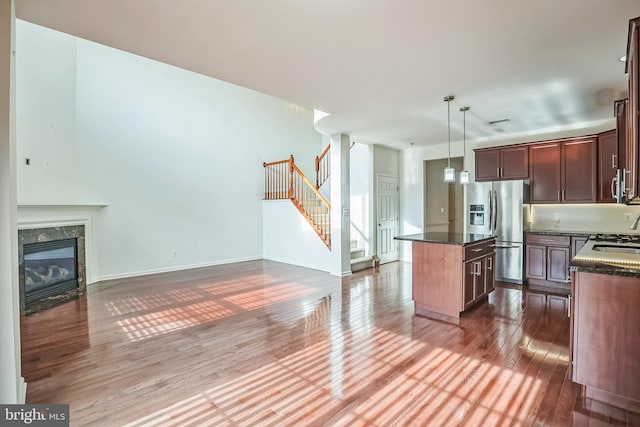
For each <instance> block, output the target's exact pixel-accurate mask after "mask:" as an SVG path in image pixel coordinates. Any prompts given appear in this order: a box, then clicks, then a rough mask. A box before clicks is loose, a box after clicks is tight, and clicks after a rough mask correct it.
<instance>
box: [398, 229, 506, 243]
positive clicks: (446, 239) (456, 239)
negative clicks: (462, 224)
mask: <svg viewBox="0 0 640 427" xmlns="http://www.w3.org/2000/svg"><path fill="white" fill-rule="evenodd" d="M495 237H496V236H492V235H490V234H464V233H448V232H446V231H431V232H428V233H418V234H409V235H406V236H396V237H394V239H396V240H407V241H410V242H425V243H443V244H445V245H468V244H470V243H477V242H481V241H483V240H489V239H495Z"/></svg>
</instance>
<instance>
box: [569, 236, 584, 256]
mask: <svg viewBox="0 0 640 427" xmlns="http://www.w3.org/2000/svg"><path fill="white" fill-rule="evenodd" d="M587 239H588V237H572V238H571V259H573V257H574V256H576V255H577V254H578V252H580V249H582V247H583V246H584V244H585V243H587Z"/></svg>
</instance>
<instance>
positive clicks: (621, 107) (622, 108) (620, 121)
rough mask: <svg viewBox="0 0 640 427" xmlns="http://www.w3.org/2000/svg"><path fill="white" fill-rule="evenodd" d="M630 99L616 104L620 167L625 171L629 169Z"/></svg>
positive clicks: (620, 100) (621, 100)
mask: <svg viewBox="0 0 640 427" xmlns="http://www.w3.org/2000/svg"><path fill="white" fill-rule="evenodd" d="M628 104H629V99H628V98H625V99H619V100H617V101H616V102H615V103H614V109H615V113H616V142H617V143H618V167H619V168H621V169H624V168H626V167H627V142H628V139H629V135H628V134H627V132H628V128H627V108H628Z"/></svg>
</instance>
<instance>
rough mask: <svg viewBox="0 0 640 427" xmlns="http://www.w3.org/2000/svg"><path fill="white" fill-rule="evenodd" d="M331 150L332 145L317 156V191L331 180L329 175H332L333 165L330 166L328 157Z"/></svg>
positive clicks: (328, 145)
mask: <svg viewBox="0 0 640 427" xmlns="http://www.w3.org/2000/svg"><path fill="white" fill-rule="evenodd" d="M330 149H331V144H327V146H326V147H325V148H324V150H322V153H320V155H319V156H316V189H320V187H322V184H324V183H325V182H326V181H327V179H329V175H331V165H330V164H329V157H328V156H327V153H328V152H329V150H330Z"/></svg>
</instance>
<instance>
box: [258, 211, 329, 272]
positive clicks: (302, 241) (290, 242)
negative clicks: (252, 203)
mask: <svg viewBox="0 0 640 427" xmlns="http://www.w3.org/2000/svg"><path fill="white" fill-rule="evenodd" d="M262 204H263V230H264V239H263V248H262V252H263V254H264V255H263V257H264V258H265V259H269V260H272V261H278V262H284V263H287V264H294V265H299V266H302V267H308V268H314V269H316V270H322V271H327V272H328V271H330V267H331V251H330V250H329V248H327V246H326V245H325V244H324V243H323V242H322V240H321V239H320V237H318V235H317V234H316V232H315V230H314V229H313V227H311V225H309V223H308V222H307V220H306V219H305V218H304V217H303V216H302V215H300V212H298V210H297V209H296V207H295V206H294V205H293V203H291V202H290V201H289V200H265V201H263V202H262Z"/></svg>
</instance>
